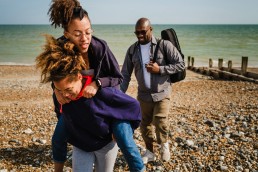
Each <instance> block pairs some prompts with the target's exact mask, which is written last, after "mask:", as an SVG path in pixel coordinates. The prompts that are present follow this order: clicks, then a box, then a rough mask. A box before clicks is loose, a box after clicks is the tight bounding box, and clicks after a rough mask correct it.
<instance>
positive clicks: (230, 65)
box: [228, 60, 232, 72]
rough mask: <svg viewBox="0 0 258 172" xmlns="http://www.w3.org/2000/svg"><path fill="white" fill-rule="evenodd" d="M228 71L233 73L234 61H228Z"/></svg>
mask: <svg viewBox="0 0 258 172" xmlns="http://www.w3.org/2000/svg"><path fill="white" fill-rule="evenodd" d="M228 71H229V72H231V71H232V61H231V60H229V61H228Z"/></svg>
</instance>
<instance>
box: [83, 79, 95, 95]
mask: <svg viewBox="0 0 258 172" xmlns="http://www.w3.org/2000/svg"><path fill="white" fill-rule="evenodd" d="M97 91H98V86H97V84H96V81H93V82H92V83H90V84H89V85H87V86H86V87H85V88H84V91H83V97H86V98H92V97H93V96H95V94H96V93H97Z"/></svg>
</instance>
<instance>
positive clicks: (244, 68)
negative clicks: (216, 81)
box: [241, 56, 248, 75]
mask: <svg viewBox="0 0 258 172" xmlns="http://www.w3.org/2000/svg"><path fill="white" fill-rule="evenodd" d="M247 63H248V57H244V56H243V57H242V65H241V73H242V75H246V72H247Z"/></svg>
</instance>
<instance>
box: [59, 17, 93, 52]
mask: <svg viewBox="0 0 258 172" xmlns="http://www.w3.org/2000/svg"><path fill="white" fill-rule="evenodd" d="M92 32H93V30H92V29H91V24H90V21H89V19H88V18H87V17H83V19H82V20H80V19H79V18H76V19H72V20H71V22H70V24H69V25H68V28H67V31H65V32H64V35H65V37H66V38H68V39H69V40H70V41H72V42H73V43H74V44H75V45H76V46H77V47H78V49H79V51H80V53H82V54H84V53H87V52H88V48H89V45H90V42H91V37H92Z"/></svg>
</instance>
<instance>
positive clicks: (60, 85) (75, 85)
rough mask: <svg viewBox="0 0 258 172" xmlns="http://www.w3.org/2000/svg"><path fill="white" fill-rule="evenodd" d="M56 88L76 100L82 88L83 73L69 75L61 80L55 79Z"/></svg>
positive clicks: (65, 95)
mask: <svg viewBox="0 0 258 172" xmlns="http://www.w3.org/2000/svg"><path fill="white" fill-rule="evenodd" d="M53 83H54V85H55V89H56V90H57V91H58V92H59V93H60V94H62V95H63V96H64V97H66V98H69V99H71V100H74V99H75V98H76V97H77V96H78V94H79V93H80V91H81V89H82V75H81V74H80V73H78V74H77V76H67V77H66V78H64V79H62V80H61V81H58V82H56V81H53Z"/></svg>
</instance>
